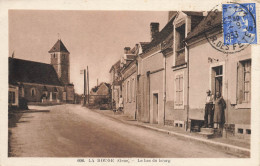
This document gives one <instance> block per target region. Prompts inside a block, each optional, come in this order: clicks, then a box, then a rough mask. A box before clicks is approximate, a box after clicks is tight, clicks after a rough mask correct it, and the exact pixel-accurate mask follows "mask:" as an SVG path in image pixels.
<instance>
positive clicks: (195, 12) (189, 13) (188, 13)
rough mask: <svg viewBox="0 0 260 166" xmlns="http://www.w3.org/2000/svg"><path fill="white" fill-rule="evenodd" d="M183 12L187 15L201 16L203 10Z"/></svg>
mask: <svg viewBox="0 0 260 166" xmlns="http://www.w3.org/2000/svg"><path fill="white" fill-rule="evenodd" d="M182 12H183V13H185V14H187V15H188V16H203V12H201V11H198V12H197V11H182Z"/></svg>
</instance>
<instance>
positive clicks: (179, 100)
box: [175, 74, 183, 106]
mask: <svg viewBox="0 0 260 166" xmlns="http://www.w3.org/2000/svg"><path fill="white" fill-rule="evenodd" d="M175 85H176V89H175V105H176V106H182V105H183V74H180V75H176V78H175Z"/></svg>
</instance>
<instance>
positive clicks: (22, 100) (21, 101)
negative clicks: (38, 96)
mask: <svg viewBox="0 0 260 166" xmlns="http://www.w3.org/2000/svg"><path fill="white" fill-rule="evenodd" d="M19 108H20V109H23V110H28V101H27V100H26V99H25V98H23V97H22V98H20V99H19Z"/></svg>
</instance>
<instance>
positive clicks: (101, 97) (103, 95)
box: [89, 82, 111, 105]
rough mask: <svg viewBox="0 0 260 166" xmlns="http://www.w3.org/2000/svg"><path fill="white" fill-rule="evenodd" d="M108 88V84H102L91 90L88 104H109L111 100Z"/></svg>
mask: <svg viewBox="0 0 260 166" xmlns="http://www.w3.org/2000/svg"><path fill="white" fill-rule="evenodd" d="M110 86H111V85H110V84H108V83H105V82H102V83H100V84H99V85H98V86H95V87H94V88H92V89H91V91H90V95H89V104H90V105H96V104H101V103H109V102H110V100H111V93H110ZM100 102H101V103H100Z"/></svg>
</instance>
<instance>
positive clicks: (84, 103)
mask: <svg viewBox="0 0 260 166" xmlns="http://www.w3.org/2000/svg"><path fill="white" fill-rule="evenodd" d="M85 105H86V69H84V102H83V106H85Z"/></svg>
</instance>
